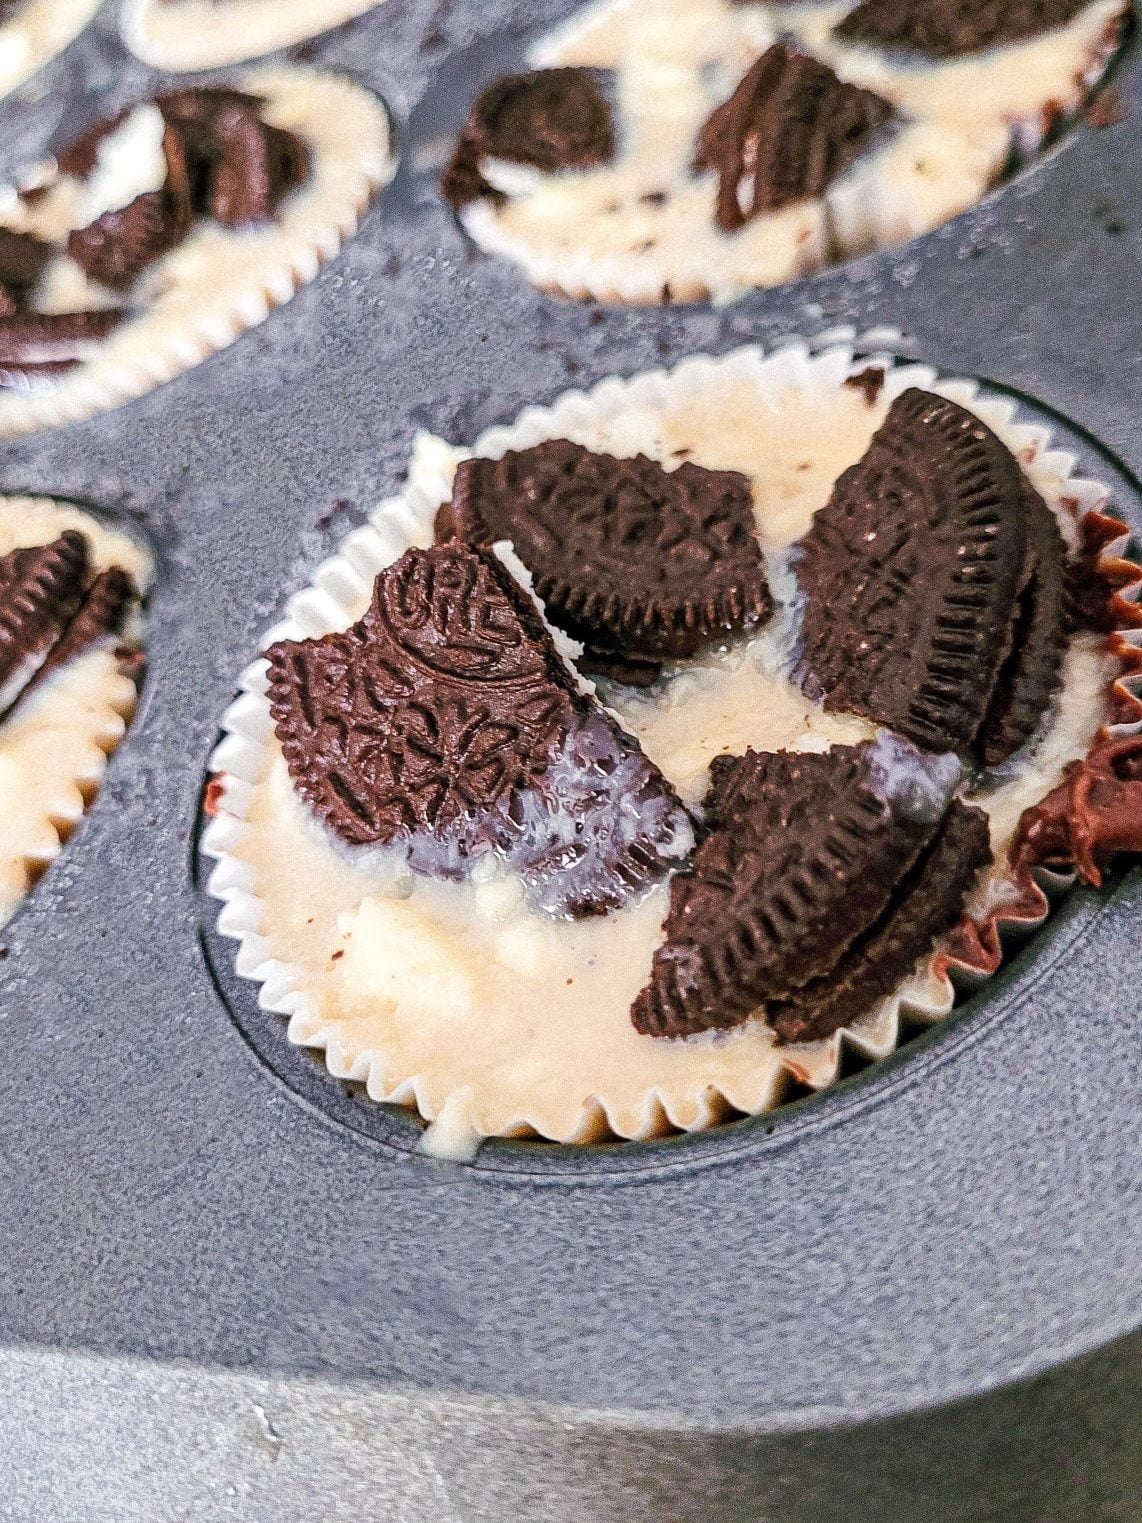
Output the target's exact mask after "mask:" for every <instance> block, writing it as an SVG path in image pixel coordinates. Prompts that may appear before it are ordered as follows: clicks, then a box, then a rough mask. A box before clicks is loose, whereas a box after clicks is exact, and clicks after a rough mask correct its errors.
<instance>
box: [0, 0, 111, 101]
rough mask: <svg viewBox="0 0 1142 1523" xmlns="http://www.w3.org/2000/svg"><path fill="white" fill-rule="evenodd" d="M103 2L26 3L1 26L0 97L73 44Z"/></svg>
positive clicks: (57, 0)
mask: <svg viewBox="0 0 1142 1523" xmlns="http://www.w3.org/2000/svg"><path fill="white" fill-rule="evenodd" d="M100 4H101V0H26V3H25V4H23V5H21V6H20V8H19V10H18V11H17V12H16V13H15V14H14V15H13V16H12V18H11V20H10V21H7V22H6V23H5V24H4V25H3V26H0V96H3V95H7V94H9V93H10V92H11V91H12V90H14V89H15V88H16V86H17V85H22V84H23V83H24V81H25V80H26V79H30V78H31V77H32V75H33V74H35V73H36V71H37V70H38V69H42V68H43V66H44V65H45V64H46V63H50V62H51V60H52V59H53V58H54V57H55V56H56V54H57V53H62V52H63V50H64V48H66V47H67V45H68V44H69V43H70V42H73V41H74V40H75V38H76V37H78V36H79V34H80V32H82V31H83V29H84V27H85V26H86V25H87V23H88V22H89V21H90V20H91V18H92V16H94V15H95V12H96V11H97V10H98V9H99V6H100Z"/></svg>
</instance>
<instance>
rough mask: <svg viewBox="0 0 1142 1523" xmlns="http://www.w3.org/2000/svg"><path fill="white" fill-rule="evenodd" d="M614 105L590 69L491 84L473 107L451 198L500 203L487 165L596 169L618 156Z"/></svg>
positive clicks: (445, 189)
mask: <svg viewBox="0 0 1142 1523" xmlns="http://www.w3.org/2000/svg"><path fill="white" fill-rule="evenodd" d="M614 152H615V127H614V118H613V114H612V112H611V106H610V102H609V101H608V100H607V97H606V96H605V94H604V93H603V91H602V89H601V87H600V86H599V83H598V81H597V80H596V79H595V77H594V75H593V74H592V73H591V72H590V70H588V69H533V70H531V71H530V72H528V73H523V74H508V75H505V76H504V77H503V78H502V79H497V80H495V81H494V82H493V83H492V84H490V85H489V86H488V87H487V88H486V89H485V90H484V91H483V92H482V93H481V94H480V95H479V96H477V98H476V100H475V102H474V103H473V105H472V109H471V111H470V112H469V113H468V119H467V121H466V122H465V124H464V126H463V128H462V130H461V132H460V136H459V138H458V140H457V143H456V149H455V152H454V153H453V155H452V159H451V161H450V162H449V165H448V167H447V169H446V170H445V171H444V176H443V178H442V180H441V190H442V193H443V195H444V198H445V200H446V201H448V202H450V203H451V205H452V206H453V207H454V208H455V209H456V210H457V211H462V210H463V208H464V207H465V206H467V205H468V204H469V203H470V202H472V201H476V200H479V199H480V198H481V197H484V196H491V197H493V198H495V197H496V196H497V195H498V192H497V191H496V189H495V187H494V186H493V185H492V184H491V183H490V181H489V180H488V179H487V178H486V177H485V175H484V172H483V166H484V164H485V161H486V160H489V159H493V160H494V159H502V160H506V161H508V162H509V163H512V164H525V165H528V166H530V167H531V168H533V169H537V170H540V171H542V172H543V173H546V174H551V173H553V172H554V171H555V170H558V169H589V168H591V167H592V166H593V165H596V164H605V163H607V161H608V160H610V159H611V158H612V157H613V156H614Z"/></svg>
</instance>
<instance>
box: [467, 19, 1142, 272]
mask: <svg viewBox="0 0 1142 1523" xmlns="http://www.w3.org/2000/svg"><path fill="white" fill-rule="evenodd" d="M850 8H851V7H850V5H849V4H848V3H840V4H834V5H819V4H807V5H782V6H775V5H765V4H756V5H731V4H730V3H729V0H603V3H602V4H600V5H595V6H591V7H588V8H587V9H586V10H585V11H583V12H582V13H580V15H579V16H577V17H575V18H573V19H572V20H571V21H570V22H569V23H568V24H567V25H565V26H564V27H561V28H560V29H559V30H558V31H557V32H555V33H554V34H552V36H551V37H549V38H548V39H547V40H546V41H545V42H543V43H541V44H540V45H539V46H538V47H537V48H536V50H535V54H534V62H535V63H536V64H537V65H540V66H543V67H552V66H562V65H583V66H586V67H592V68H600V69H608V70H613V71H614V79H615V95H616V100H617V126H618V132H619V151H618V154H617V156H616V158H615V160H614V161H613V162H612V163H610V164H607V165H603V166H601V167H599V168H594V169H588V170H578V171H572V170H568V171H563V172H560V173H557V174H548V175H544V174H541V173H539V172H538V171H534V170H528V169H526V168H521V166H517V165H503V164H499V163H495V162H492V161H485V165H484V169H483V172H484V174H485V177H486V178H487V179H488V180H489V182H490V183H491V184H493V185H494V186H496V188H497V189H501V190H503V191H504V192H505V193H507V200H506V202H504V203H503V204H502V205H496V204H494V203H493V202H491V201H490V200H481V201H476V202H474V203H472V204H471V205H470V206H468V207H467V208H465V210H464V212H463V214H462V219H463V221H464V224H465V226H466V227H467V228H468V230H469V232H470V233H471V234H472V236H473V237H474V238H475V239H476V240H477V242H479V243H480V244H481V245H482V246H483V247H484V248H486V249H487V250H488V251H490V252H492V253H498V254H502V255H504V256H505V257H508V258H511V259H514V260H516V261H517V262H518V263H519V264H521V265H522V266H523V268H524V270H525V271H526V272H527V274H528V275H529V277H530V278H531V279H532V280H533V281H535V283H536V284H538V285H540V286H544V287H551V288H557V289H559V290H562V291H565V292H567V293H569V294H572V295H593V296H597V297H601V298H603V299H609V300H618V301H643V302H647V301H659V300H695V299H700V298H702V297H704V296H706V295H713V296H714V297H716V298H729V297H732V296H733V295H735V294H736V293H738V292H740V291H742V290H745V289H748V288H750V287H752V286H770V285H776V284H779V283H781V282H783V281H787V280H791V279H793V278H795V277H797V276H799V275H804V274H807V273H810V272H812V271H814V270H817V269H819V268H821V266H822V265H824V264H827V263H829V262H831V261H835V260H839V259H847V258H851V257H854V256H855V255H858V254H862V253H865V252H867V251H868V250H870V249H872V248H879V247H888V246H891V245H893V244H897V243H901V242H904V241H906V240H907V239H909V238H912V237H915V236H917V235H918V234H920V233H923V232H926V231H928V230H930V229H931V228H934V227H937V226H939V225H940V223H942V222H946V221H947V220H948V219H949V218H950V217H953V216H955V215H957V213H959V212H961V211H963V210H965V209H966V208H967V207H968V206H971V205H973V204H974V203H975V202H976V201H978V200H980V198H981V197H982V196H983V195H984V194H985V193H986V192H987V190H988V189H989V188H990V187H991V186H992V185H993V184H994V183H995V181H996V180H997V179H998V178H999V176H1000V175H1001V173H1002V172H1003V171H1004V169H1005V168H1006V166H1007V164H1008V160H1009V156H1010V154H1011V152H1012V149H1013V147H1018V148H1019V149H1021V150H1022V151H1030V150H1031V149H1033V148H1034V146H1035V145H1036V144H1037V143H1038V141H1039V138H1040V136H1041V135H1042V131H1043V129H1044V128H1045V127H1047V126H1050V125H1052V124H1053V123H1054V122H1055V121H1057V120H1058V119H1060V118H1062V117H1065V116H1067V115H1069V114H1071V113H1073V112H1074V111H1075V110H1076V109H1077V108H1078V107H1079V105H1080V104H1081V102H1082V100H1083V98H1084V96H1085V93H1086V90H1087V88H1088V87H1089V85H1090V84H1091V83H1092V82H1093V81H1094V79H1096V78H1097V76H1098V74H1099V73H1100V71H1101V69H1102V68H1103V67H1104V65H1105V63H1106V61H1107V59H1108V57H1109V56H1110V52H1111V51H1112V44H1111V43H1110V42H1108V37H1110V36H1111V35H1112V34H1113V31H1114V26H1115V21H1116V18H1117V17H1119V16H1120V15H1121V13H1122V10H1123V5H1122V0H1093V3H1092V4H1091V5H1089V6H1088V7H1087V8H1086V9H1085V10H1084V11H1082V12H1081V13H1080V14H1079V15H1078V16H1077V17H1076V18H1075V20H1074V21H1073V22H1072V23H1071V24H1070V25H1068V26H1066V27H1062V28H1059V29H1057V30H1056V31H1053V32H1051V33H1048V34H1045V35H1044V36H1042V37H1038V38H1034V39H1032V40H1031V41H1029V42H1025V43H1018V44H1014V45H1011V46H1008V47H1002V48H992V49H989V50H987V51H986V52H983V53H980V54H976V55H972V56H971V57H968V58H963V59H955V60H952V61H951V62H945V63H932V64H901V63H900V61H899V59H897V60H889V58H888V57H887V56H886V55H883V54H880V53H877V52H874V51H872V50H871V49H866V48H856V47H849V46H845V45H843V44H840V43H836V42H834V41H833V40H832V37H831V32H832V28H833V26H834V25H835V24H836V22H837V21H839V20H840V19H841V17H842V16H843V15H844V14H845V13H846V11H847V10H849V9H850ZM789 33H792V34H793V35H794V37H795V39H796V41H797V42H798V43H799V45H800V46H801V47H802V49H803V50H804V51H808V52H811V53H814V54H816V55H817V56H819V57H820V58H822V59H823V60H824V61H825V62H827V63H828V64H829V65H830V66H831V67H832V68H833V69H834V70H835V71H836V73H837V74H838V75H839V76H840V78H841V79H844V80H847V81H850V82H851V83H854V84H859V85H862V86H865V87H867V88H869V89H872V90H875V91H876V92H877V93H878V94H879V95H881V96H883V97H884V98H885V99H886V100H888V101H890V102H892V103H893V104H894V105H895V106H896V107H897V108H898V111H899V114H900V118H901V120H900V123H899V124H898V126H897V127H896V128H895V130H893V131H891V132H888V133H886V134H885V136H884V140H883V142H882V143H878V144H877V145H874V146H873V147H872V148H871V149H870V151H869V153H867V154H866V155H865V156H863V157H862V158H860V159H859V160H858V161H857V162H856V164H854V165H853V166H852V167H851V168H850V169H849V171H848V172H847V173H845V174H844V175H842V176H841V177H840V178H839V179H838V180H836V181H835V182H834V183H833V184H832V185H831V186H829V187H828V189H827V190H826V192H825V194H824V196H823V197H820V198H815V199H808V198H807V199H805V200H803V201H800V202H796V203H794V204H793V205H791V206H788V207H785V208H783V209H782V210H780V211H776V212H770V213H766V214H763V215H761V216H759V217H756V218H754V219H753V220H752V221H750V222H748V223H746V225H745V226H744V227H742V228H741V229H740V230H738V231H736V232H733V233H727V232H723V231H722V230H721V229H720V228H719V227H718V226H717V224H716V222H715V218H714V211H715V197H716V185H717V180H716V176H714V175H712V174H704V175H701V176H697V177H695V176H694V175H693V174H692V173H691V164H692V161H693V157H694V145H695V142H696V140H697V136H698V133H699V130H700V129H701V126H702V124H703V123H704V122H705V120H706V118H707V117H708V116H709V115H710V113H711V112H712V111H713V110H714V109H715V108H716V107H717V106H719V105H720V104H721V103H722V102H723V101H724V100H726V99H728V97H729V96H730V94H731V93H732V91H733V89H734V87H735V86H736V85H737V83H738V82H739V80H740V79H741V77H742V76H743V75H744V73H745V72H746V70H747V69H748V67H749V66H750V64H751V63H752V62H753V61H754V60H755V59H757V58H758V57H759V56H760V55H761V54H762V53H763V52H764V51H765V50H766V48H768V47H769V46H770V45H771V44H772V43H773V42H775V41H776V40H777V39H778V37H779V35H786V34H789Z"/></svg>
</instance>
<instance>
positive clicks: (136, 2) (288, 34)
mask: <svg viewBox="0 0 1142 1523" xmlns="http://www.w3.org/2000/svg"><path fill="white" fill-rule="evenodd" d="M380 4H381V0H221V3H219V0H126V3H125V4H124V6H123V15H122V22H121V27H122V33H123V41H124V42H125V43H126V44H127V46H128V47H129V48H130V50H131V52H132V53H134V54H135V56H136V57H137V58H141V59H142V60H143V62H144V63H147V64H150V65H151V67H152V68H153V69H167V70H169V71H170V72H171V73H175V74H178V73H183V72H185V71H188V70H192V69H215V68H221V67H223V66H224V65H226V64H232V63H242V62H243V61H244V60H245V59H247V58H260V57H262V56H263V54H266V53H276V52H277V51H278V49H279V48H289V47H293V46H294V45H295V44H296V43H299V42H305V41H306V40H307V39H308V38H310V37H316V36H318V35H319V34H320V33H322V32H327V31H330V30H332V28H333V27H338V26H343V25H344V24H345V22H346V21H352V20H354V19H355V18H356V17H357V16H363V15H364V14H365V12H366V11H371V10H373V9H374V8H375V7H376V6H378V5H380Z"/></svg>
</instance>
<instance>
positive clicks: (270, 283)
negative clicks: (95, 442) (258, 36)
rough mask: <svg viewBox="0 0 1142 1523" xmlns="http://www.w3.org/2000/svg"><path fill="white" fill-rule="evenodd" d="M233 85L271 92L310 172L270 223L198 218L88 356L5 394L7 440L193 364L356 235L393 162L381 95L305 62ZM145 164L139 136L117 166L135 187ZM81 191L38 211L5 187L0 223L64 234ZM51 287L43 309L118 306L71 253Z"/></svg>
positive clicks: (273, 106)
mask: <svg viewBox="0 0 1142 1523" xmlns="http://www.w3.org/2000/svg"><path fill="white" fill-rule="evenodd" d="M234 84H235V87H236V88H238V89H241V90H246V91H248V92H249V93H251V94H253V95H260V96H263V97H264V98H265V100H266V105H265V107H264V109H263V112H262V115H263V116H264V118H265V120H266V121H267V122H269V123H270V124H271V125H273V126H277V127H284V128H287V129H288V130H289V131H291V132H293V133H295V134H296V135H297V136H298V137H299V138H301V139H302V140H303V141H304V142H305V143H306V144H307V146H308V148H309V151H310V172H309V177H308V178H307V180H306V181H305V182H304V183H303V184H302V185H299V186H298V187H297V189H296V190H294V191H292V192H291V193H290V194H289V195H287V196H286V197H285V199H284V200H283V201H282V203H281V205H280V206H279V207H278V209H277V211H276V212H275V214H274V217H273V219H272V220H271V221H270V222H268V223H266V224H264V225H258V226H255V227H251V228H242V229H232V228H225V227H221V226H219V225H218V224H217V223H212V222H200V223H198V224H197V225H196V226H195V228H194V229H193V230H192V232H191V233H190V235H189V236H188V237H187V238H186V239H185V241H184V242H182V243H181V244H179V245H178V246H177V247H176V248H174V249H172V250H171V251H170V253H168V254H166V255H164V256H163V257H162V258H161V259H159V260H157V261H156V262H155V264H154V265H153V266H151V268H150V269H149V270H148V271H147V272H146V273H145V274H144V276H143V277H142V278H141V279H140V280H139V281H138V282H137V283H136V286H135V287H134V289H133V291H132V300H133V302H134V303H135V305H134V306H133V307H132V309H131V312H130V315H129V316H128V317H127V318H126V319H125V320H124V321H123V322H122V323H121V324H120V325H119V327H117V328H116V329H115V330H114V331H113V332H112V333H111V334H110V335H109V336H108V337H107V338H105V339H101V340H99V341H98V342H97V343H94V344H93V345H92V347H91V352H90V356H89V358H87V359H86V360H85V361H84V362H83V363H82V364H80V365H78V366H77V367H76V368H75V369H74V370H72V371H69V372H68V373H67V374H66V375H65V376H63V377H62V378H61V379H60V380H59V382H58V383H57V384H55V385H53V386H52V387H51V388H50V389H46V390H42V391H34V392H30V393H25V392H15V391H4V392H0V435H13V434H23V433H28V432H30V431H32V430H35V429H39V428H45V427H49V426H51V425H54V424H58V423H64V422H71V421H73V420H75V419H77V418H82V417H86V416H88V415H89V414H91V413H94V412H101V411H103V410H105V409H106V408H109V407H115V406H117V405H118V404H119V403H121V402H124V401H126V400H128V399H129V398H131V397H135V396H140V395H141V394H142V393H144V392H147V391H150V390H152V389H153V388H154V387H155V386H158V385H160V384H161V383H162V382H163V381H166V380H169V379H170V378H171V377H172V376H174V375H177V374H178V373H179V372H180V371H182V370H186V369H189V368H190V367H191V366H193V365H196V364H198V363H199V361H201V360H203V359H205V358H206V357H207V355H209V354H212V353H213V352H214V351H215V350H217V349H221V348H224V347H225V346H226V345H227V344H230V343H232V342H233V341H234V340H235V339H236V338H237V337H238V336H239V334H240V333H242V332H243V331H244V330H245V329H246V328H249V327H252V326H253V325H254V324H255V323H258V322H261V320H262V319H263V318H264V317H265V316H266V315H267V314H268V313H269V312H270V310H271V309H272V308H273V307H275V306H279V305H281V304H282V303H283V302H286V301H288V300H289V299H290V297H291V296H292V295H293V294H294V292H295V291H296V290H297V288H298V287H299V286H301V285H303V284H304V283H305V282H306V281H308V280H312V278H313V277H314V276H315V275H316V274H317V271H318V269H319V268H320V266H321V265H322V263H324V261H325V260H327V259H329V258H331V257H332V256H333V255H334V254H335V253H336V252H337V250H338V249H339V248H340V247H341V245H342V243H343V242H344V241H345V239H346V238H348V237H350V236H351V235H352V233H353V232H354V231H355V230H356V227H357V224H358V222H359V220H360V217H361V214H362V213H363V211H364V210H365V208H366V206H367V205H368V203H369V201H370V200H371V199H372V196H373V194H374V192H375V191H376V189H377V188H378V187H379V186H380V185H382V184H383V183H384V182H385V181H387V180H388V179H389V178H390V177H391V174H392V171H393V167H394V166H393V161H392V157H391V153H390V135H389V124H388V117H387V114H386V112H385V109H384V106H383V105H382V104H381V102H380V101H379V100H378V99H377V98H376V97H375V96H374V95H372V94H370V93H369V92H368V91H366V90H363V89H360V88H359V87H358V86H356V85H353V84H350V83H349V82H348V81H346V80H342V79H338V78H336V77H334V76H332V75H327V74H321V73H318V72H316V71H313V70H308V69H302V68H298V67H290V68H279V69H266V70H260V71H258V72H255V73H251V74H247V75H243V76H241V77H240V78H238V79H236V80H235V81H234ZM149 158H150V155H149V148H148V146H147V145H146V144H145V142H144V140H143V138H142V134H140V135H139V147H138V158H133V157H131V156H129V155H124V156H123V160H122V162H121V163H119V164H118V165H117V166H116V170H117V174H118V175H119V176H120V177H121V178H122V179H123V180H127V181H129V182H130V181H132V177H133V176H135V175H137V174H138V173H139V169H140V166H139V162H138V160H139V159H142V160H143V161H144V166H143V167H146V164H147V163H149ZM137 183H141V181H139V182H137ZM81 190H82V187H81V186H80V185H79V182H77V181H75V180H70V181H69V180H68V177H66V176H65V177H62V178H59V177H57V178H56V179H55V180H54V182H52V189H51V191H50V193H49V194H48V195H47V196H45V197H43V198H42V199H39V200H37V201H36V202H34V203H33V204H32V205H28V204H27V203H25V202H21V201H17V200H16V198H15V196H14V194H13V195H9V197H8V198H7V200H6V201H4V200H2V199H0V225H3V226H6V227H11V228H14V229H15V230H16V231H18V232H29V233H37V234H39V235H41V236H44V237H58V236H59V234H60V232H61V231H66V230H67V228H68V227H71V226H82V225H83V223H82V222H81V221H78V220H76V219H77V218H78V217H79V215H80V213H79V210H78V208H77V205H76V202H77V198H78V197H79V195H80V193H81ZM108 194H109V195H113V194H114V192H113V191H112V190H109V191H108ZM120 204H124V203H123V202H122V201H120ZM43 287H44V289H43V297H44V300H43V304H42V308H43V310H51V311H75V310H79V309H81V308H83V307H86V306H95V307H100V306H109V305H117V304H118V301H117V299H116V298H115V297H114V296H113V295H112V294H111V293H109V292H108V291H107V290H106V289H105V288H103V287H100V286H98V285H96V284H95V283H94V282H92V281H90V280H88V279H87V278H86V277H85V276H84V274H83V271H82V270H81V269H80V268H79V266H78V265H76V264H75V263H74V261H72V260H71V259H69V258H67V257H66V255H65V256H61V257H60V258H58V259H57V260H55V261H53V264H52V265H51V266H49V268H48V270H47V271H46V272H45V275H44V277H43ZM37 294H39V293H37ZM33 304H34V303H33Z"/></svg>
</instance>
